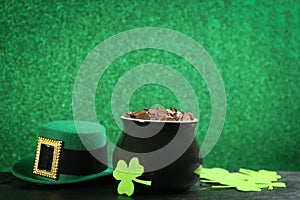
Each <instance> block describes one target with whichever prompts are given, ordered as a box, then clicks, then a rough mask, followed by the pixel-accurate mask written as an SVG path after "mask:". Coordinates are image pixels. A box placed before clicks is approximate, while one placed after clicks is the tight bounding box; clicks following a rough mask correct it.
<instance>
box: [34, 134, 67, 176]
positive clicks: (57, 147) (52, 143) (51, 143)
mask: <svg viewBox="0 0 300 200" xmlns="http://www.w3.org/2000/svg"><path fill="white" fill-rule="evenodd" d="M42 145H46V146H47V147H53V149H54V150H53V158H52V164H51V170H50V171H47V170H45V169H39V161H40V153H41V148H42ZM61 148H62V141H60V140H52V139H48V138H44V137H39V138H38V145H37V150H36V155H35V162H34V168H33V173H34V174H37V175H40V176H45V177H48V178H52V179H57V172H58V164H59V159H60V152H61Z"/></svg>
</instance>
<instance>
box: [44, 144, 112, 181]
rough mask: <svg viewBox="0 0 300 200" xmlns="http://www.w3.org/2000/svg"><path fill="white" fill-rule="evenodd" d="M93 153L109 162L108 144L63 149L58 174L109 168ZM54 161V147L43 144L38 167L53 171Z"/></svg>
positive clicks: (75, 173) (87, 172) (99, 170)
mask: <svg viewBox="0 0 300 200" xmlns="http://www.w3.org/2000/svg"><path fill="white" fill-rule="evenodd" d="M93 155H96V156H97V157H98V156H99V158H101V160H103V161H105V162H107V146H106V145H105V146H103V147H101V148H98V149H93V150H89V151H88V150H84V151H78V150H71V149H63V148H62V149H61V152H60V159H59V167H58V174H70V175H89V174H96V173H99V172H101V171H104V170H105V169H107V166H106V165H105V164H103V163H101V162H100V161H99V160H97V158H95V157H94V156H93ZM52 162H53V149H52V147H51V146H46V145H42V148H41V152H40V159H39V164H38V169H41V170H46V171H51V167H52Z"/></svg>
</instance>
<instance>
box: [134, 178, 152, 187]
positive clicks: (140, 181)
mask: <svg viewBox="0 0 300 200" xmlns="http://www.w3.org/2000/svg"><path fill="white" fill-rule="evenodd" d="M132 180H133V181H135V182H137V183H140V184H144V185H148V186H151V181H144V180H139V179H136V178H134V179H132Z"/></svg>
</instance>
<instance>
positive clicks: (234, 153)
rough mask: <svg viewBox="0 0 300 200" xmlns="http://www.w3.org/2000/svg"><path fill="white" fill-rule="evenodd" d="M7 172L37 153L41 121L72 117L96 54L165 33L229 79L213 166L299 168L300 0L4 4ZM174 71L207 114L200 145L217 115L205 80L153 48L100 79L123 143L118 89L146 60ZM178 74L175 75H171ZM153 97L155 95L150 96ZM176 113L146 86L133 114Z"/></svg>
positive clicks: (163, 92) (164, 92)
mask: <svg viewBox="0 0 300 200" xmlns="http://www.w3.org/2000/svg"><path fill="white" fill-rule="evenodd" d="M0 4H1V8H0V9H1V12H0V13H1V18H0V22H1V29H0V31H1V43H0V45H1V68H0V69H1V88H0V95H1V96H0V98H1V107H0V108H1V115H0V123H1V127H0V148H1V150H0V151H1V157H0V171H8V170H9V169H10V167H11V165H12V164H13V163H14V162H16V161H18V160H20V159H21V158H22V157H24V156H26V155H28V154H33V153H34V152H35V148H36V140H37V135H38V131H39V128H40V127H41V125H42V124H44V123H46V122H48V121H52V120H61V119H72V90H73V83H74V80H75V77H76V74H77V71H78V70H79V67H80V65H81V63H82V62H83V60H84V59H85V57H86V56H87V55H88V54H89V52H91V50H92V49H93V48H95V46H96V45H97V44H99V43H100V42H102V41H103V40H105V39H107V38H108V37H110V36H113V35H115V34H117V33H119V32H122V31H125V30H128V29H132V28H138V27H163V28H169V29H173V30H176V31H179V32H181V33H183V34H186V35H188V36H190V37H192V38H193V39H195V40H196V41H197V42H198V43H199V44H201V45H202V46H203V47H204V48H205V49H206V50H207V52H208V53H209V54H210V56H211V57H212V59H213V60H214V62H215V63H216V65H217V67H218V69H219V71H220V74H221V75H222V78H223V80H224V84H225V88H226V95H227V116H226V121H225V126H224V130H223V132H222V135H221V137H220V139H219V141H218V143H217V145H216V146H215V147H214V149H213V151H211V153H210V154H209V155H208V156H207V157H205V160H204V161H205V166H206V167H213V166H219V167H225V168H227V169H231V170H235V169H238V168H240V167H246V168H252V169H261V168H265V169H269V170H290V171H299V170H300V159H299V158H300V148H299V143H300V135H299V134H300V118H299V117H300V115H299V113H300V89H299V88H300V63H299V61H300V48H299V44H300V15H299V13H300V1H299V0H294V1H292V0H270V1H259V0H256V1H255V0H240V1H237V0H236V1H213V0H202V1H184V0H182V1H163V2H160V1H138V2H137V1H98V2H97V1H68V2H64V1H56V2H55V3H53V2H50V1H44V2H41V1H24V2H22V1H13V0H7V1H5V0H4V1H1V3H0ZM150 62H155V63H161V64H164V65H168V66H172V67H174V69H176V70H178V71H179V72H180V73H182V74H183V75H184V76H185V77H186V78H187V79H188V80H189V82H190V84H191V85H192V87H193V88H194V90H195V93H196V94H197V97H198V98H199V104H200V109H201V121H200V128H199V130H198V138H199V141H200V143H201V141H202V140H203V138H204V136H205V133H206V131H207V128H208V124H209V119H210V97H209V94H208V90H207V88H206V85H205V83H204V82H203V80H202V78H201V77H198V76H197V75H196V70H194V69H191V66H190V64H189V63H187V62H186V61H185V60H183V59H182V58H180V57H178V56H176V55H173V54H171V53H168V52H164V51H160V50H155V49H149V50H140V51H136V52H132V53H129V54H126V55H124V56H122V57H120V58H119V59H118V60H116V61H115V62H113V63H112V64H111V65H110V66H109V68H108V69H107V70H106V72H105V74H104V77H103V79H101V81H100V82H99V86H98V88H99V90H98V89H97V94H96V99H95V100H96V107H97V109H98V108H101V112H100V113H97V115H98V118H99V121H100V122H101V123H102V124H104V125H105V126H106V128H107V132H108V135H109V137H110V138H111V139H112V140H113V141H116V140H117V138H118V137H119V136H120V130H119V128H117V127H116V124H115V122H114V121H113V118H112V114H111V108H110V98H111V93H112V91H113V88H114V84H116V83H117V81H118V79H119V78H120V77H121V76H122V75H123V74H124V73H125V72H126V71H128V70H129V69H132V68H133V67H135V66H137V65H140V64H144V63H150ZM170 78H171V77H170ZM149 96H150V97H151V98H149ZM153 104H161V105H163V106H164V107H170V106H172V107H177V106H179V105H178V102H177V99H176V97H174V94H172V92H171V91H170V90H169V89H167V88H164V87H162V86H159V85H153V84H151V85H144V86H143V87H140V88H139V89H138V90H137V91H136V92H135V93H134V94H133V95H132V97H131V101H130V109H132V110H134V109H141V108H143V107H148V106H151V105H153Z"/></svg>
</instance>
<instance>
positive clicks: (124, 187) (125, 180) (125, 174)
mask: <svg viewBox="0 0 300 200" xmlns="http://www.w3.org/2000/svg"><path fill="white" fill-rule="evenodd" d="M143 173H144V167H143V166H142V165H141V164H140V163H139V159H138V158H137V157H133V158H132V159H131V160H130V162H129V165H128V166H127V163H126V162H125V161H124V160H119V161H118V163H117V167H116V169H115V170H114V172H113V177H114V178H115V179H116V180H119V181H121V182H120V183H119V185H118V193H119V194H126V195H127V196H131V195H132V194H133V192H134V184H133V181H135V182H137V183H140V184H144V185H148V186H151V181H144V180H139V179H137V177H139V176H141V175H142V174H143Z"/></svg>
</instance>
